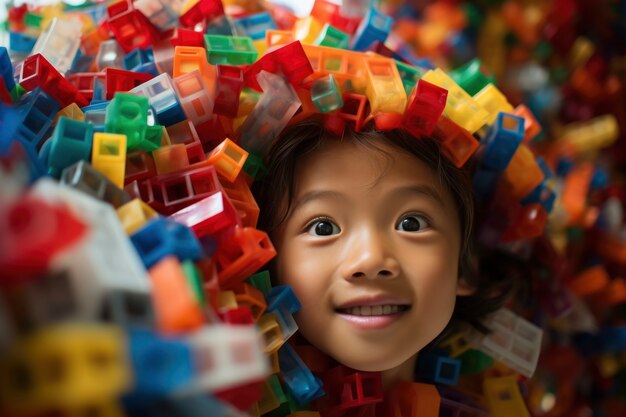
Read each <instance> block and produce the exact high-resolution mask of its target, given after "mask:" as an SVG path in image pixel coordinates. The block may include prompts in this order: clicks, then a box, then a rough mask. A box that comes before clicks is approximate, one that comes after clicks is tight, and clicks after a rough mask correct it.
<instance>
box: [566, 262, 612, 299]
mask: <svg viewBox="0 0 626 417" xmlns="http://www.w3.org/2000/svg"><path fill="white" fill-rule="evenodd" d="M609 281H610V278H609V274H608V273H607V272H606V269H604V267H603V266H602V265H597V266H594V267H591V268H588V269H586V270H584V271H583V272H581V273H580V274H578V275H577V276H576V277H574V278H573V279H572V280H571V281H569V282H568V287H569V289H570V290H571V291H572V292H573V293H574V294H576V295H577V296H579V297H586V296H589V295H592V294H594V293H597V292H599V291H602V290H604V289H605V288H606V287H607V286H608V285H609Z"/></svg>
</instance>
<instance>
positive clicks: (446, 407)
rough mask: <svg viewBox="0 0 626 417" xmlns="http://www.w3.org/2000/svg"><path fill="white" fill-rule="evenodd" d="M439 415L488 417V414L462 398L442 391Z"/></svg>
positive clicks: (449, 416)
mask: <svg viewBox="0 0 626 417" xmlns="http://www.w3.org/2000/svg"><path fill="white" fill-rule="evenodd" d="M440 394H441V403H440V405H439V409H440V413H441V415H444V416H448V417H488V413H487V412H486V411H485V410H483V409H482V408H479V407H478V406H477V405H475V404H473V402H472V401H471V400H469V399H467V398H465V397H464V396H461V395H458V394H456V393H450V392H447V391H445V390H442V392H441V393H440Z"/></svg>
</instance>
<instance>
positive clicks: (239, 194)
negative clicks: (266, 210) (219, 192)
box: [222, 174, 260, 227]
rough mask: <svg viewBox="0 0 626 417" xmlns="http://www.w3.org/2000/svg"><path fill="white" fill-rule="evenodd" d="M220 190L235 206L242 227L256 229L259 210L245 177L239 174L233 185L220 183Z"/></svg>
mask: <svg viewBox="0 0 626 417" xmlns="http://www.w3.org/2000/svg"><path fill="white" fill-rule="evenodd" d="M222 188H223V189H224V191H225V192H226V195H227V196H228V199H229V200H230V201H231V202H232V203H233V205H234V206H235V209H236V210H237V213H238V214H239V218H240V219H241V224H242V225H243V227H256V225H257V222H258V220H259V213H260V210H259V206H258V205H257V203H256V200H255V198H254V196H253V195H252V191H250V186H249V185H248V183H247V181H246V178H245V176H243V175H241V174H240V175H239V176H237V179H236V180H235V182H233V183H230V182H228V181H222Z"/></svg>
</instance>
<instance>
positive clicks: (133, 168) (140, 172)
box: [124, 151, 156, 184]
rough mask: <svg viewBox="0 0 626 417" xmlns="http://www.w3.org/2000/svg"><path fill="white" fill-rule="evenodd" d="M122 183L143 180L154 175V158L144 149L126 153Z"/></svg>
mask: <svg viewBox="0 0 626 417" xmlns="http://www.w3.org/2000/svg"><path fill="white" fill-rule="evenodd" d="M124 172H125V177H124V184H128V183H130V182H133V181H135V180H137V181H143V180H147V179H148V178H152V177H154V176H155V175H156V167H155V166H154V160H153V159H152V157H150V154H149V153H148V152H146V151H135V152H131V153H129V154H127V155H126V169H125V171H124Z"/></svg>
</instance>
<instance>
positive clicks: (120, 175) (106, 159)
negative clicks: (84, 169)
mask: <svg viewBox="0 0 626 417" xmlns="http://www.w3.org/2000/svg"><path fill="white" fill-rule="evenodd" d="M91 165H92V166H93V167H94V168H95V169H96V170H98V171H99V172H101V173H102V174H104V176H106V177H107V178H108V179H110V180H111V182H113V184H115V185H117V186H118V187H119V188H124V172H125V170H126V135H118V134H115V133H100V132H98V133H94V135H93V146H92V149H91Z"/></svg>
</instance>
